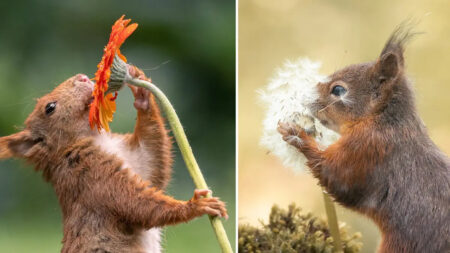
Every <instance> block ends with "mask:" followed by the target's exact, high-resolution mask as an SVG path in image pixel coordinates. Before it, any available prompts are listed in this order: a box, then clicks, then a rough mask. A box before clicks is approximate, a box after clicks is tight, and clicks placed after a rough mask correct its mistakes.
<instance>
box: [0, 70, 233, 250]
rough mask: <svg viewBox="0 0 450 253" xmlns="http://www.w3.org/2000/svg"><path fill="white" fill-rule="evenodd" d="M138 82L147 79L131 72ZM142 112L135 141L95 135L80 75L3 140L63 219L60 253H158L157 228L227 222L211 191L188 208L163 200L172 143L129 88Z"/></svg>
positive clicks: (1, 150) (156, 114) (141, 93)
mask: <svg viewBox="0 0 450 253" xmlns="http://www.w3.org/2000/svg"><path fill="white" fill-rule="evenodd" d="M129 71H130V74H131V75H132V76H133V77H138V78H140V79H147V77H146V76H145V74H144V73H143V72H142V71H141V70H140V69H138V68H137V67H134V66H131V65H129ZM130 88H131V90H132V92H133V94H134V97H135V102H134V106H135V108H136V109H137V122H136V127H135V130H134V133H132V134H125V135H121V134H112V133H107V132H104V131H103V132H98V131H97V130H92V129H91V128H90V126H89V122H88V114H89V105H90V103H91V102H92V91H93V89H94V84H93V82H92V81H90V80H89V78H88V77H87V76H86V75H83V74H78V75H75V76H74V77H71V78H69V79H68V80H66V81H64V82H63V83H62V84H60V85H59V86H58V87H56V88H55V89H54V90H53V91H52V92H51V93H49V94H47V95H45V96H43V97H42V98H40V99H38V101H37V105H36V107H35V109H34V111H33V112H32V113H31V114H30V115H29V116H28V118H27V120H26V122H25V125H26V127H25V129H24V130H23V131H20V132H18V133H15V134H12V135H10V136H6V137H1V138H0V158H2V159H5V158H10V157H16V158H24V159H26V160H27V161H28V162H30V163H32V164H33V165H34V166H35V169H36V170H37V171H42V174H43V177H44V179H45V180H46V181H48V182H50V183H51V184H52V185H53V187H54V190H55V192H56V194H57V196H58V200H59V203H60V206H61V209H62V214H63V230H64V237H63V241H62V242H63V247H62V250H61V252H63V253H71V252H110V253H113V252H121V253H123V252H133V253H136V252H141V253H144V252H146V253H150V252H152V253H154V252H160V251H161V247H160V232H159V228H160V227H163V226H166V225H173V224H177V223H180V222H187V221H189V220H192V219H194V218H196V217H199V216H201V215H204V214H208V215H212V216H221V217H227V211H226V208H225V204H224V203H223V202H222V201H220V200H219V199H218V198H204V197H205V196H206V195H207V193H208V192H209V190H195V191H194V197H193V198H192V199H191V200H189V201H181V200H176V199H174V198H172V197H170V196H167V195H165V194H164V189H165V187H166V186H167V184H168V182H169V180H170V175H171V166H172V155H171V146H172V141H171V139H170V137H169V136H168V131H167V130H166V128H165V126H164V121H163V118H162V116H161V113H160V110H159V108H158V105H157V103H156V101H155V98H154V96H153V95H152V94H151V93H150V92H149V91H148V90H145V89H143V88H137V87H133V86H130Z"/></svg>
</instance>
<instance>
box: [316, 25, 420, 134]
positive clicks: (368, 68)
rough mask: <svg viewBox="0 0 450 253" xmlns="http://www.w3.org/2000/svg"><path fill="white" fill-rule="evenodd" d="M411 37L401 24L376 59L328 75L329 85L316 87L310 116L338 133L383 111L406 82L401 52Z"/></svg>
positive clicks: (326, 83)
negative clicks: (347, 126) (313, 116)
mask: <svg viewBox="0 0 450 253" xmlns="http://www.w3.org/2000/svg"><path fill="white" fill-rule="evenodd" d="M413 35H415V34H414V33H412V32H411V31H410V30H409V29H407V28H405V25H404V24H403V25H400V26H399V27H398V28H397V29H396V30H395V31H394V33H393V34H392V35H391V37H390V38H389V40H388V41H387V42H386V45H385V46H384V48H383V50H382V52H381V54H380V56H379V57H378V59H376V60H375V61H372V62H367V63H361V64H355V65H350V66H347V67H345V68H343V69H341V70H338V71H336V72H335V73H333V74H332V75H330V76H329V78H328V80H329V81H328V82H325V83H319V84H317V90H318V98H317V100H316V101H315V102H314V103H313V104H312V105H311V109H312V112H313V114H314V115H315V116H316V117H317V118H318V119H319V120H320V121H321V122H322V124H324V125H325V126H326V127H328V128H330V129H332V130H334V131H336V132H338V133H339V132H341V130H342V127H343V126H346V125H347V124H351V123H352V122H359V121H361V120H364V119H365V118H369V117H372V116H374V115H376V114H379V113H380V112H382V111H383V110H384V108H385V107H386V105H387V104H388V103H389V101H390V100H391V99H392V96H393V94H394V93H395V92H396V90H398V89H402V88H401V87H400V86H404V85H405V83H406V82H405V80H406V78H405V75H404V58H403V51H404V46H405V43H406V42H408V41H409V40H410V39H411V37H412V36H413Z"/></svg>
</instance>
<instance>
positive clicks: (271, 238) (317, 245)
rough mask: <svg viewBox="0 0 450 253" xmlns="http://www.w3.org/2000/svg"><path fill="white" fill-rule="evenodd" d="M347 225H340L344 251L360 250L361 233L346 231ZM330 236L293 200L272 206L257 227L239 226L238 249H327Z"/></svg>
mask: <svg viewBox="0 0 450 253" xmlns="http://www.w3.org/2000/svg"><path fill="white" fill-rule="evenodd" d="M347 229H348V228H347V226H345V225H342V226H340V235H341V240H342V247H343V251H344V253H355V252H360V250H361V247H362V243H361V241H360V240H361V233H354V234H349V233H348V231H347ZM333 250H334V247H333V238H332V237H331V235H330V231H329V230H328V225H327V223H326V222H325V220H323V219H319V218H317V217H315V216H313V215H312V214H311V213H302V212H301V209H300V208H299V207H297V206H295V204H291V205H289V207H288V209H287V210H286V209H280V208H279V207H278V206H277V205H274V206H273V207H272V210H271V212H270V216H269V222H268V223H267V224H264V223H262V226H261V227H253V226H249V225H240V226H239V252H242V253H244V252H248V253H264V252H280V253H297V252H302V253H303V252H305V253H306V252H308V253H309V252H311V253H331V252H333Z"/></svg>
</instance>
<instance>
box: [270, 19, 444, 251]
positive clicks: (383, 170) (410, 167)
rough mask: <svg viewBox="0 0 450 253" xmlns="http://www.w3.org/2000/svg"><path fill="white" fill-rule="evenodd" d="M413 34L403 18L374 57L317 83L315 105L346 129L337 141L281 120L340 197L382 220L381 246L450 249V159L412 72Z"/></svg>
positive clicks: (331, 124)
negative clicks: (419, 99) (418, 100)
mask: <svg viewBox="0 0 450 253" xmlns="http://www.w3.org/2000/svg"><path fill="white" fill-rule="evenodd" d="M414 35H415V33H414V32H412V31H411V28H410V27H408V26H406V25H400V26H399V27H398V28H397V29H396V30H395V31H394V32H393V34H392V35H391V37H390V38H389V40H388V41H387V42H386V44H385V46H384V48H383V50H382V52H381V54H380V56H379V57H378V58H377V59H376V60H375V61H371V62H367V63H361V64H355V65H351V66H348V67H345V68H343V69H341V70H338V71H337V72H335V73H333V74H332V75H330V76H329V77H328V80H327V81H325V82H321V83H318V84H317V85H316V90H317V97H315V99H314V101H312V102H311V103H309V105H308V107H309V109H310V110H311V112H312V114H313V115H314V117H316V118H317V119H318V120H320V122H321V123H322V124H323V125H325V126H326V127H327V128H329V129H332V130H334V131H335V132H337V133H339V134H340V135H341V137H340V138H339V139H338V140H337V141H336V142H335V143H333V144H331V145H330V146H328V147H327V148H326V149H323V148H322V147H321V145H320V144H318V143H317V142H316V140H315V139H314V136H312V134H311V133H312V131H310V129H303V128H302V127H300V126H298V125H297V124H293V123H285V122H280V123H279V126H278V131H279V133H281V135H282V136H283V139H284V140H285V141H286V142H288V143H289V144H290V145H292V146H293V147H295V148H296V149H297V150H298V151H300V152H301V153H302V154H303V155H304V156H305V157H306V159H307V165H308V167H309V168H310V170H311V172H312V174H313V176H314V177H316V178H317V179H318V180H319V183H320V185H321V186H323V187H324V188H325V189H326V191H327V192H328V193H329V194H330V195H331V196H333V197H334V199H335V200H336V201H337V202H338V203H340V204H342V205H344V206H346V207H348V208H350V209H353V210H355V211H357V212H359V213H362V214H364V215H366V216H368V217H370V218H371V219H372V220H373V221H374V222H375V223H376V224H377V225H378V227H379V228H380V230H381V232H382V243H381V246H380V249H379V252H396V253H397V252H405V253H406V252H408V253H411V252H417V253H419V252H449V251H450V213H449V210H450V159H449V158H448V156H446V155H445V154H444V153H443V152H442V151H440V150H439V149H438V147H437V146H436V145H435V144H434V143H433V141H432V140H431V139H430V137H429V135H428V133H427V130H426V128H425V126H424V124H423V122H422V120H421V119H420V117H419V115H418V112H417V109H416V106H415V100H414V92H413V89H412V86H411V82H410V81H409V80H408V78H407V76H406V73H405V62H404V61H405V60H404V56H403V54H404V49H405V45H406V43H407V42H408V41H409V40H410V39H411V38H412V37H413V36H414Z"/></svg>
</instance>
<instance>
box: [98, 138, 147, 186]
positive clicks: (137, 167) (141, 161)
mask: <svg viewBox="0 0 450 253" xmlns="http://www.w3.org/2000/svg"><path fill="white" fill-rule="evenodd" d="M126 141H127V140H126V139H125V136H123V135H114V134H111V133H108V132H105V131H102V132H101V133H100V134H99V135H97V137H96V138H95V144H97V145H98V146H100V147H101V148H102V149H103V151H105V152H107V153H109V154H114V155H116V156H117V157H118V158H120V159H121V160H122V161H123V165H122V169H123V168H128V169H130V170H131V171H132V172H134V173H135V174H138V175H140V176H141V177H142V178H143V179H145V180H150V174H151V166H150V163H151V160H152V154H151V153H150V152H149V149H148V148H145V147H142V145H140V146H139V147H135V148H131V147H130V146H129V145H128V144H127V142H126Z"/></svg>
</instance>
